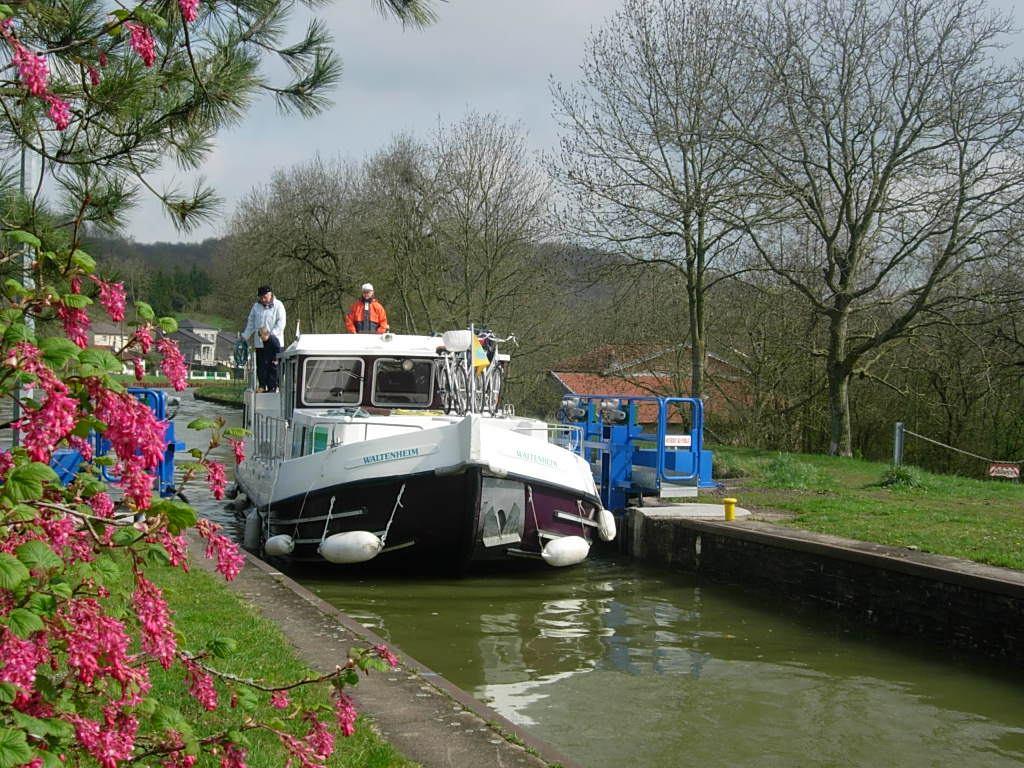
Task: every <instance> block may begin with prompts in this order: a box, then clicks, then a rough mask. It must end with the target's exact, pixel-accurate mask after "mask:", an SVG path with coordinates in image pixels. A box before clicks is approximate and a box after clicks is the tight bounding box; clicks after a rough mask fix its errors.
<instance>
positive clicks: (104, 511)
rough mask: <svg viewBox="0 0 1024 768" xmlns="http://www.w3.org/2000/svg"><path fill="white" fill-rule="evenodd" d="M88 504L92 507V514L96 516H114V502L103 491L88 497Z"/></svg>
mask: <svg viewBox="0 0 1024 768" xmlns="http://www.w3.org/2000/svg"><path fill="white" fill-rule="evenodd" d="M89 506H90V507H92V511H93V514H94V515H96V517H113V516H114V502H113V501H112V500H111V498H110V496H108V495H107V494H105V493H97V494H96V495H95V496H93V497H92V498H91V499H89Z"/></svg>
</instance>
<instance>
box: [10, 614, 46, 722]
mask: <svg viewBox="0 0 1024 768" xmlns="http://www.w3.org/2000/svg"><path fill="white" fill-rule="evenodd" d="M49 658H50V651H49V647H48V645H47V641H46V636H45V635H44V634H37V635H36V637H35V638H33V639H29V640H22V639H21V638H20V637H18V636H17V635H15V634H13V633H12V632H11V631H10V630H9V629H7V628H6V627H4V628H3V629H2V630H0V659H3V662H4V665H3V667H0V681H2V682H5V683H11V684H13V685H14V686H15V687H16V688H18V693H17V697H16V699H15V704H24V703H25V702H26V701H28V699H29V698H30V697H31V696H32V694H33V692H34V691H35V685H36V668H37V667H38V666H39V665H40V664H42V663H44V662H46V661H48V660H49Z"/></svg>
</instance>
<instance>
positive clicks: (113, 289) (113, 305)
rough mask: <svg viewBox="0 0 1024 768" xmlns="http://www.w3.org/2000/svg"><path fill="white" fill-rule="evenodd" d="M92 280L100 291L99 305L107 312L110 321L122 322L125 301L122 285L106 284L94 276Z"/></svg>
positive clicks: (125, 296)
mask: <svg viewBox="0 0 1024 768" xmlns="http://www.w3.org/2000/svg"><path fill="white" fill-rule="evenodd" d="M92 280H93V282H94V283H96V285H97V286H98V287H99V289H100V304H102V305H103V308H104V309H105V310H107V314H108V315H110V319H111V320H113V321H114V322H115V323H119V322H121V321H122V320H124V311H125V300H126V299H127V294H126V293H125V290H124V283H108V282H107V281H105V280H100V279H99V278H98V277H95V276H92Z"/></svg>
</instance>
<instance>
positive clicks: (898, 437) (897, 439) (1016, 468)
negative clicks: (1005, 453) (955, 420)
mask: <svg viewBox="0 0 1024 768" xmlns="http://www.w3.org/2000/svg"><path fill="white" fill-rule="evenodd" d="M905 435H910V436H911V437H916V438H917V439H918V440H924V441H925V442H926V443H931V444H932V445H936V446H938V447H940V448H945V449H946V450H949V451H953V452H954V453H959V454H960V455H962V456H968V457H970V458H972V459H978V460H979V461H984V462H985V463H987V464H988V473H987V474H988V476H989V477H1006V478H1009V479H1013V480H1019V479H1020V467H1021V465H1024V459H993V458H990V457H988V456H982V455H981V454H980V453H973V452H972V451H965V450H964V449H963V448H957V447H956V446H955V445H949V444H948V443H944V442H942V441H941V440H936V439H935V438H933V437H928V436H927V435H922V434H919V433H917V432H914V431H913V430H910V429H907V428H906V426H905V425H904V424H903V422H902V421H898V422H896V432H895V436H894V440H893V464H895V465H896V466H899V465H901V464H902V463H903V445H904V437H905Z"/></svg>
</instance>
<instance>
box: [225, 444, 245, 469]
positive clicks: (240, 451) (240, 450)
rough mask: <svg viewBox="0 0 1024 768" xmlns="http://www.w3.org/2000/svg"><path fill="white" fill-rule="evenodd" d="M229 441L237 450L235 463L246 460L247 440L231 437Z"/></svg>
mask: <svg viewBox="0 0 1024 768" xmlns="http://www.w3.org/2000/svg"><path fill="white" fill-rule="evenodd" d="M228 443H230V445H231V448H232V450H234V452H235V464H236V465H238V464H241V463H242V462H243V461H245V440H235V439H234V438H230V437H229V438H228Z"/></svg>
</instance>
